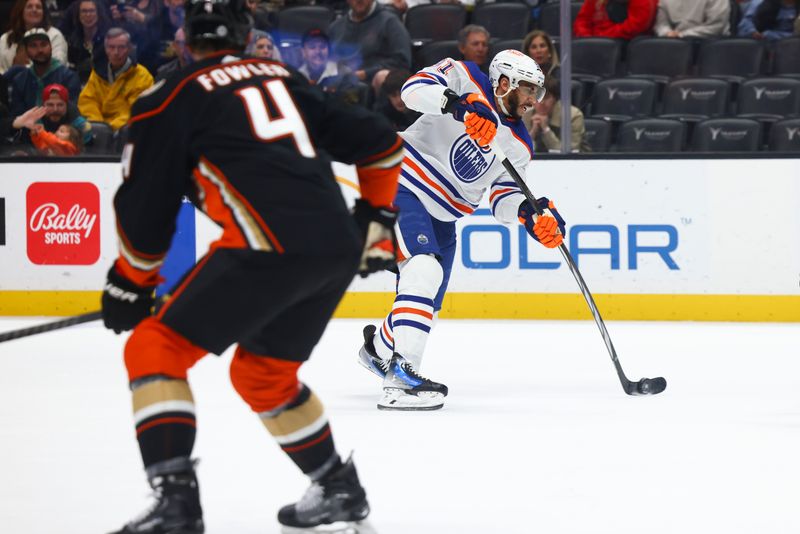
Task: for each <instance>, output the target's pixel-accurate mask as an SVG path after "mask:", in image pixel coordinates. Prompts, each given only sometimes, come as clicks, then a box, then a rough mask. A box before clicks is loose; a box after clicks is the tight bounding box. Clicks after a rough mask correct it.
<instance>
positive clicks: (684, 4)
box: [653, 0, 731, 38]
mask: <svg viewBox="0 0 800 534" xmlns="http://www.w3.org/2000/svg"><path fill="white" fill-rule="evenodd" d="M730 14H731V6H730V2H729V0H660V1H659V3H658V13H657V14H656V22H655V25H654V26H653V31H654V32H655V34H656V35H658V36H659V37H700V38H706V37H720V36H723V35H729V34H730V26H731V23H730Z"/></svg>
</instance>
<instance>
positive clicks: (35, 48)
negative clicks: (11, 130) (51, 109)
mask: <svg viewBox="0 0 800 534" xmlns="http://www.w3.org/2000/svg"><path fill="white" fill-rule="evenodd" d="M21 46H22V48H23V49H24V50H25V53H26V56H27V57H29V58H30V60H31V62H32V63H31V66H30V67H27V68H24V69H22V70H21V71H20V72H19V73H17V74H16V76H15V77H14V79H13V80H12V81H11V115H12V116H14V117H16V116H17V115H21V114H22V113H24V112H25V111H26V110H28V109H30V108H32V107H34V106H41V105H42V91H43V90H44V88H45V87H46V86H48V85H50V84H53V83H57V84H61V85H63V86H64V87H66V88H67V89H68V91H69V92H70V94H71V96H72V98H73V99H75V98H77V97H78V93H79V92H80V90H81V84H80V81H79V80H78V75H77V74H75V73H74V72H72V71H71V70H69V69H68V68H67V67H65V66H64V65H62V64H61V63H60V62H59V61H58V60H57V59H55V58H53V56H52V47H51V46H50V36H49V35H48V34H47V31H46V30H45V29H44V28H33V29H32V30H28V31H27V32H25V35H24V37H23V38H22V43H21Z"/></svg>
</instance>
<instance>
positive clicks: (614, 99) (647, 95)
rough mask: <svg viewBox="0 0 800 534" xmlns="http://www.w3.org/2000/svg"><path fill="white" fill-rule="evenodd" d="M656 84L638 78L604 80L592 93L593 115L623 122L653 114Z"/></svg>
mask: <svg viewBox="0 0 800 534" xmlns="http://www.w3.org/2000/svg"><path fill="white" fill-rule="evenodd" d="M655 102H656V83H655V82H654V81H652V80H641V79H637V78H615V79H611V80H603V81H601V82H599V83H598V84H597V85H595V88H594V92H593V93H592V110H591V111H592V115H593V116H595V117H604V118H607V119H609V120H612V121H623V120H628V119H632V118H635V117H642V116H647V115H652V114H653V108H654V107H655Z"/></svg>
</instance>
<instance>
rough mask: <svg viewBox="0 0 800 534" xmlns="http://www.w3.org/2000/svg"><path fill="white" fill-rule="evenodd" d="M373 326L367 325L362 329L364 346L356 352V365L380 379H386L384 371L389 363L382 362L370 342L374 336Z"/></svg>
mask: <svg viewBox="0 0 800 534" xmlns="http://www.w3.org/2000/svg"><path fill="white" fill-rule="evenodd" d="M375 330H376V328H375V326H374V325H371V324H370V325H367V326H365V327H364V344H363V345H361V349H360V350H359V351H358V363H360V364H361V365H362V366H363V367H364V368H365V369H367V370H368V371H371V372H372V373H375V374H376V375H378V376H379V377H381V378H385V377H386V370H387V369H388V368H389V362H388V361H386V360H382V359H381V357H380V356H378V352H377V351H376V350H375V344H374V343H373V342H372V340H373V339H374V336H375Z"/></svg>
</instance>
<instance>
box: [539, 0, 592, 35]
mask: <svg viewBox="0 0 800 534" xmlns="http://www.w3.org/2000/svg"><path fill="white" fill-rule="evenodd" d="M582 5H583V2H572V3H571V4H570V13H571V15H572V20H571V21H570V25H572V24H573V23H574V22H575V19H576V18H577V17H578V11H580V9H581V6H582ZM537 26H538V27H539V29H540V30H544V31H546V32H547V33H548V34H550V35H551V36H554V35H561V6H560V5H559V2H548V3H547V4H545V5H543V6H542V8H541V10H540V11H539V23H538V25H537Z"/></svg>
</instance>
